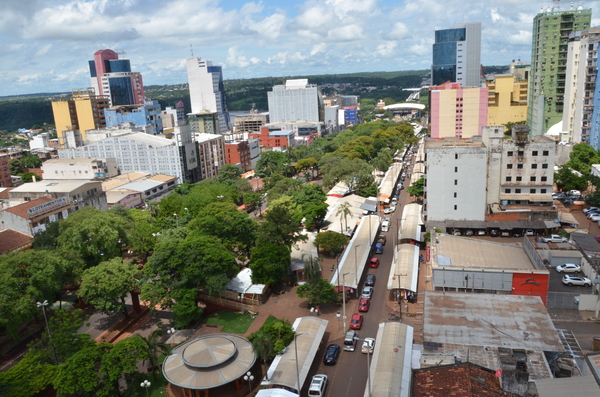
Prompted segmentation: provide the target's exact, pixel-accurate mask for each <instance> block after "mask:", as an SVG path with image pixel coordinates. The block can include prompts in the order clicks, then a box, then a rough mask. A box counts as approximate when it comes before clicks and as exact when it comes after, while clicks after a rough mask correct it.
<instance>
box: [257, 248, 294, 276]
mask: <svg viewBox="0 0 600 397" xmlns="http://www.w3.org/2000/svg"><path fill="white" fill-rule="evenodd" d="M291 263H292V259H291V252H290V247H289V246H287V245H284V244H276V243H272V242H264V243H260V244H257V245H256V247H254V248H252V252H251V254H250V269H252V282H253V283H255V284H267V285H274V284H277V283H281V282H283V281H284V280H285V279H286V277H287V272H288V269H289V267H290V265H291Z"/></svg>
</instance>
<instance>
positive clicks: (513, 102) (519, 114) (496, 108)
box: [486, 74, 527, 125]
mask: <svg viewBox="0 0 600 397" xmlns="http://www.w3.org/2000/svg"><path fill="white" fill-rule="evenodd" d="M486 85H487V88H488V90H489V91H488V94H489V99H488V119H487V124H486V125H504V124H506V123H517V122H520V121H526V120H527V80H526V79H525V80H523V79H520V78H518V77H516V76H514V75H512V74H497V75H495V76H493V77H492V80H488V81H487V82H486Z"/></svg>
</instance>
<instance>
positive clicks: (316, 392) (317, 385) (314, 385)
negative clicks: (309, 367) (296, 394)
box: [308, 374, 328, 397]
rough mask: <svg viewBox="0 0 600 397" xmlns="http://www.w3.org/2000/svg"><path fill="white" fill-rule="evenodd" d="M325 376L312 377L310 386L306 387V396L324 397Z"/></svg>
mask: <svg viewBox="0 0 600 397" xmlns="http://www.w3.org/2000/svg"><path fill="white" fill-rule="evenodd" d="M327 380H328V378H327V375H324V374H317V375H315V376H313V377H312V380H311V381H310V386H309V387H308V395H309V396H316V397H321V396H324V395H325V388H327Z"/></svg>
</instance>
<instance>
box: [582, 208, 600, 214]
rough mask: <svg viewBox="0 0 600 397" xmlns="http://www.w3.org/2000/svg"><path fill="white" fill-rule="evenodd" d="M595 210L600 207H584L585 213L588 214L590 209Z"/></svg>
mask: <svg viewBox="0 0 600 397" xmlns="http://www.w3.org/2000/svg"><path fill="white" fill-rule="evenodd" d="M593 210H596V211H598V210H600V208H598V207H589V208H584V209H583V213H584V214H587V213H588V212H590V211H593Z"/></svg>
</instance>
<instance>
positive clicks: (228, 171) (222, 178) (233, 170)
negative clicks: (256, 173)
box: [217, 164, 242, 184]
mask: <svg viewBox="0 0 600 397" xmlns="http://www.w3.org/2000/svg"><path fill="white" fill-rule="evenodd" d="M241 176H242V169H241V168H240V167H238V166H237V165H235V164H223V165H222V166H221V168H219V176H217V180H218V181H219V182H221V183H225V184H227V183H233V182H234V181H235V180H236V179H238V178H239V177H241Z"/></svg>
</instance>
